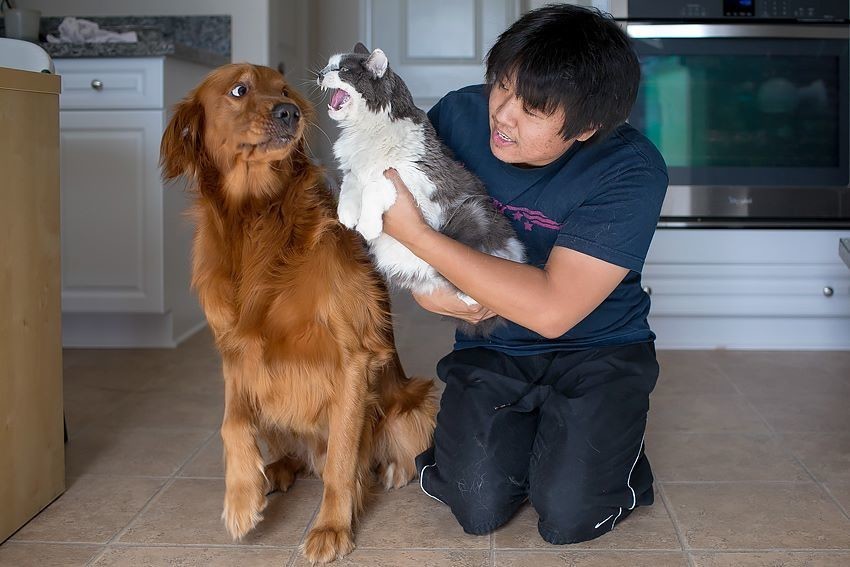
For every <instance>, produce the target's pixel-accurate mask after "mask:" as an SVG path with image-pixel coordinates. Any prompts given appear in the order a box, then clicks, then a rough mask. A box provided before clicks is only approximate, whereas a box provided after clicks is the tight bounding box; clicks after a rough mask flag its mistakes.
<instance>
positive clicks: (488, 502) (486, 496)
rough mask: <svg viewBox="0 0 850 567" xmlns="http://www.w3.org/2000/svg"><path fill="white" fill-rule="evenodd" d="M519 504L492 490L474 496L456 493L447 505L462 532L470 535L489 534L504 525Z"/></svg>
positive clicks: (461, 492)
mask: <svg viewBox="0 0 850 567" xmlns="http://www.w3.org/2000/svg"><path fill="white" fill-rule="evenodd" d="M521 504H522V502H518V503H516V502H511V500H510V498H508V497H506V495H504V494H498V493H497V492H495V491H493V490H488V491H481V492H479V493H476V494H470V493H465V492H463V491H458V492H457V493H456V494H455V495H454V497H453V502H450V503H449V505H450V507H451V510H452V514H454V516H455V518H456V519H457V522H458V523H459V524H460V526H461V527H462V528H463V531H465V532H466V533H468V534H472V535H484V534H489V533H490V532H492V531H494V530H496V529H497V528H499V527H500V526H502V525H504V524H505V523H507V521H508V520H510V519H511V516H513V515H514V513H515V512H516V511H517V509H518V508H519V506H520V505H521Z"/></svg>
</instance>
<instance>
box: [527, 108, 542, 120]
mask: <svg viewBox="0 0 850 567" xmlns="http://www.w3.org/2000/svg"><path fill="white" fill-rule="evenodd" d="M523 110H524V111H525V113H526V114H528V115H529V116H531V117H532V118H540V115H539V114H537V113H536V112H534V111H533V110H531V109H530V108H523Z"/></svg>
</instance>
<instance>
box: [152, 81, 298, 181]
mask: <svg viewBox="0 0 850 567" xmlns="http://www.w3.org/2000/svg"><path fill="white" fill-rule="evenodd" d="M311 113H312V108H311V107H310V104H309V103H308V102H307V100H306V99H304V98H303V97H302V96H301V95H300V94H299V93H297V92H296V91H294V90H293V89H292V88H291V87H290V86H289V85H288V84H287V82H286V80H285V79H284V77H283V76H282V75H281V74H280V73H278V72H277V71H274V70H272V69H270V68H268V67H260V66H257V65H249V64H233V65H225V66H224V67H220V68H218V69H216V70H215V71H213V72H212V73H210V74H209V75H207V77H206V78H205V79H204V80H203V81H202V82H201V84H200V85H198V87H197V88H195V90H193V91H192V92H191V93H189V95H188V96H187V97H186V98H185V99H184V100H183V101H182V102H180V103H179V104H178V105H177V107H176V109H175V112H174V116H173V117H172V119H171V121H170V122H169V125H168V127H167V129H166V131H165V134H164V136H163V139H162V146H161V161H162V165H163V170H164V175H165V177H166V178H169V179H170V178H173V177H177V176H179V175H182V174H189V175H198V174H200V173H201V172H202V170H203V169H204V167H205V166H213V167H215V168H216V169H217V170H218V172H220V173H222V174H225V175H226V174H227V173H228V172H229V171H232V170H233V169H235V168H238V167H240V166H244V165H245V164H248V165H250V166H260V167H262V166H263V165H264V164H265V165H270V164H272V163H273V162H277V161H280V160H283V159H286V158H288V157H290V155H291V154H292V153H293V152H303V138H304V134H305V129H306V125H307V124H308V123H309V118H310V115H311Z"/></svg>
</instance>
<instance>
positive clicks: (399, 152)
mask: <svg viewBox="0 0 850 567" xmlns="http://www.w3.org/2000/svg"><path fill="white" fill-rule="evenodd" d="M348 126H349V127H346V128H343V131H342V133H341V135H340V137H339V139H338V140H337V142H336V143H335V144H334V154H335V156H336V158H337V160H338V161H339V164H340V168H341V169H342V170H343V172H344V178H343V180H342V187H341V191H340V197H339V207H338V214H339V219H340V222H342V224H344V225H345V226H347V227H349V228H354V229H356V230H357V231H358V232H360V233H361V234H362V235H363V237H364V238H366V240H367V241H368V242H369V247H370V249H371V251H372V254H373V255H374V257H375V262H376V264H377V267H378V269H379V270H381V271H382V272H384V273H385V274H387V275H388V276H390V277H393V276H395V277H399V278H402V279H405V280H407V281H411V280H416V281H419V282H421V283H422V284H425V282H426V281H428V280H433V279H434V278H435V277H436V275H437V274H436V272H435V271H434V269H433V268H431V267H430V266H429V265H428V264H426V263H425V262H423V261H422V260H421V259H419V258H418V257H417V256H415V255H414V254H413V253H412V252H410V251H409V250H408V249H407V248H405V247H404V246H402V245H401V244H400V243H399V242H398V241H396V240H395V239H394V238H392V237H390V236H388V235H386V234H383V232H382V228H383V220H382V217H383V214H384V212H385V211H386V210H387V209H389V208H390V207H391V206H392V205H393V203H395V198H396V191H395V187H394V186H393V184H392V183H391V182H390V181H389V180H388V179H387V178H386V177H384V171H386V170H387V169H388V168H391V167H392V168H395V169H396V170H397V171H398V173H399V176H400V177H401V179H402V181H404V183H405V185H407V187H408V189H409V190H410V192H411V194H412V195H413V197H414V199H416V201H417V203H418V204H419V208H420V210H421V211H422V216H423V217H424V218H425V221H426V222H427V223H428V224H429V225H430V226H431V227H433V228H435V229H439V228H441V227H442V225H443V222H444V220H445V211H442V210H440V207H439V205H438V204H437V203H436V202H434V201H432V200H431V195H432V194H433V193H434V191H435V190H436V187H435V186H434V184H433V183H432V182H431V180H430V179H428V176H427V175H425V173H424V172H423V171H421V170H420V169H419V167H418V163H419V162H420V161H421V160H422V157H423V155H424V153H425V146H424V133H423V128H422V126H421V125H418V124H415V123H414V122H413V121H412V120H409V119H399V120H395V121H392V120H390V118H389V114H388V113H379V114H378V115H375V114H372V113H366V116H364V117H362V123H359V124H353V125H348ZM411 283H412V282H411ZM415 287H417V289H416V290H415V291H419V292H423V293H429V292H431V291H433V289H434V285H433V284H431V285H424V287H423V286H420V285H417V286H415Z"/></svg>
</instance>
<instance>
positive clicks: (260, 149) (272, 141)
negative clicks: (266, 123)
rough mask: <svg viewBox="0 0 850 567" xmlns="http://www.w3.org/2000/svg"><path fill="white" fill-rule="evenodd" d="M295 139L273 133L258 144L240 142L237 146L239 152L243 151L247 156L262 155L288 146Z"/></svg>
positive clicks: (287, 135)
mask: <svg viewBox="0 0 850 567" xmlns="http://www.w3.org/2000/svg"><path fill="white" fill-rule="evenodd" d="M294 139H295V138H294V137H293V136H291V135H289V134H281V133H275V134H272V135H270V136H269V137H268V138H266V139H264V140H262V141H260V142H254V143H251V142H242V143H241V144H239V149H240V150H245V151H247V152H248V153H249V154H258V153H260V154H262V153H266V152H273V151H275V150H280V149H283V148H285V147H286V146H288V145H289V144H290V143H292V141H293V140H294Z"/></svg>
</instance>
